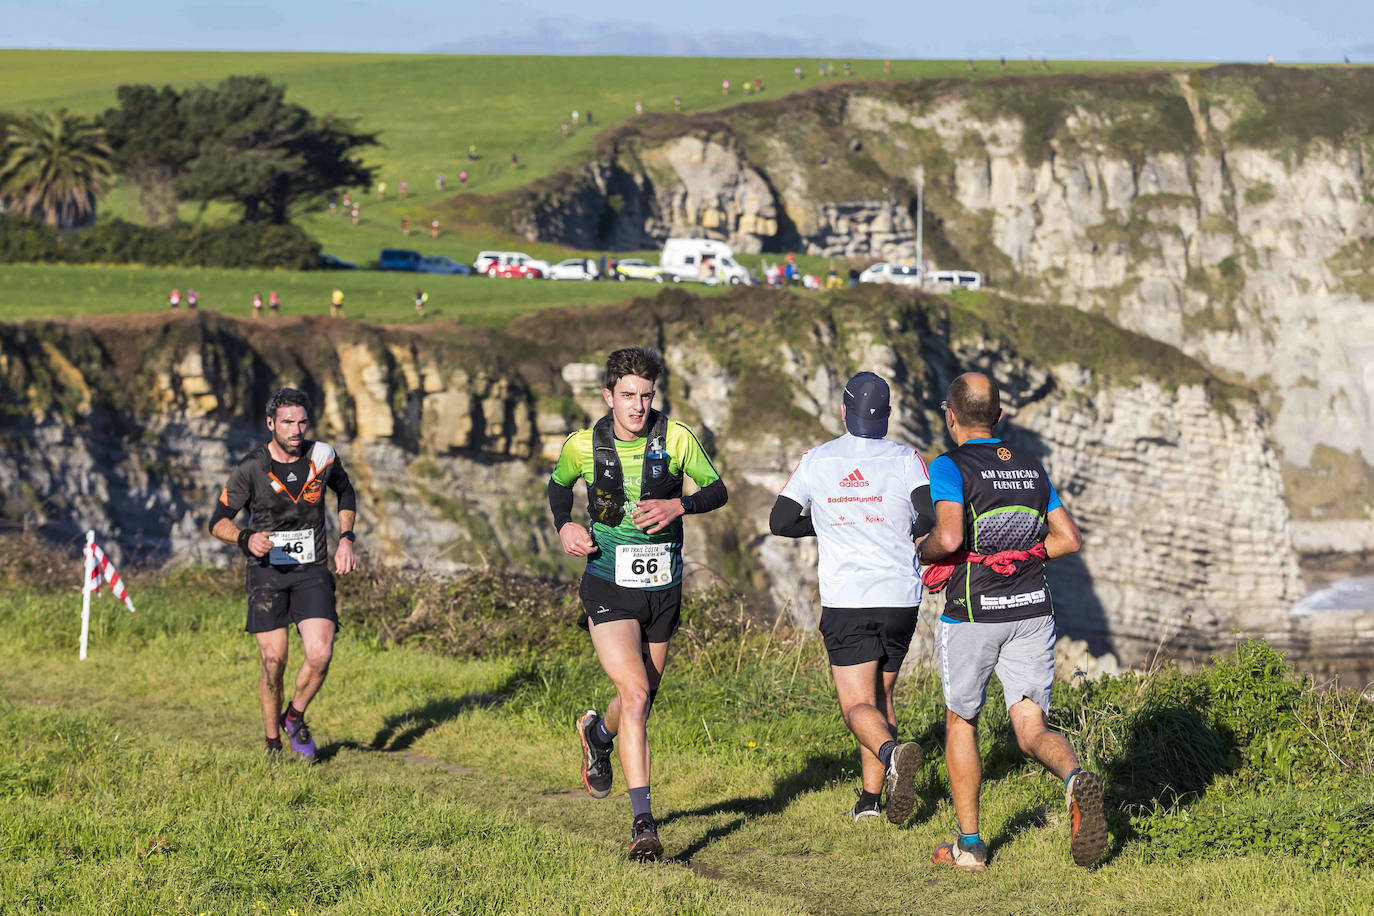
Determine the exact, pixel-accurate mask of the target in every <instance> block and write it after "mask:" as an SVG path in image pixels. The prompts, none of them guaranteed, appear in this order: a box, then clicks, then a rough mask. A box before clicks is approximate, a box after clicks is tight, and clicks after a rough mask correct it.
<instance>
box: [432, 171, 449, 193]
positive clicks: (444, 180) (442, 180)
mask: <svg viewBox="0 0 1374 916" xmlns="http://www.w3.org/2000/svg"><path fill="white" fill-rule="evenodd" d="M446 184H448V176H446V175H440V176H439V177H438V178H436V179H434V190H436V191H442V190H443V189H444V185H446Z"/></svg>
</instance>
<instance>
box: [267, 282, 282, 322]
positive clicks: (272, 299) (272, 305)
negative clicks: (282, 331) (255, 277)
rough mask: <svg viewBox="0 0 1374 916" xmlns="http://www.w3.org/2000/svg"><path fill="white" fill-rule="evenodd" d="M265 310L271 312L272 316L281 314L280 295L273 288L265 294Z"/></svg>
mask: <svg viewBox="0 0 1374 916" xmlns="http://www.w3.org/2000/svg"><path fill="white" fill-rule="evenodd" d="M267 311H268V312H270V313H271V317H273V318H276V317H277V316H278V315H280V314H281V296H278V295H277V291H276V290H275V289H274V290H272V292H270V293H268V294H267Z"/></svg>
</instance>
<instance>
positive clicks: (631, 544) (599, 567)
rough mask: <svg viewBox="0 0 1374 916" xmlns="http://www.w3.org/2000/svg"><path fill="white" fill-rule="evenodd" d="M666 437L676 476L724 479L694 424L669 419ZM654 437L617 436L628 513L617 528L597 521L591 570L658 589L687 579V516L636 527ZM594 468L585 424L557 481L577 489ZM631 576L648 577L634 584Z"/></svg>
mask: <svg viewBox="0 0 1374 916" xmlns="http://www.w3.org/2000/svg"><path fill="white" fill-rule="evenodd" d="M646 433H647V430H646ZM665 439H666V440H667V441H666V443H665V446H664V447H665V449H666V450H667V452H668V473H669V474H670V475H673V476H684V475H685V476H687V477H690V478H692V480H693V481H694V482H695V483H696V485H697V486H699V487H707V486H710V485H711V484H713V483H715V482H716V481H717V480H719V479H720V474H719V473H718V472H717V471H716V467H715V465H714V464H712V463H711V459H710V458H708V457H707V456H706V452H705V450H704V449H702V447H701V443H700V442H698V441H697V437H696V436H695V435H694V434H693V433H692V430H691V429H690V428H688V427H687V426H685V425H683V424H682V423H679V422H678V421H676V420H669V421H668V431H667V435H666V436H665ZM648 441H649V440H648V436H647V435H646V436H643V437H640V438H638V439H632V440H630V441H627V442H626V441H621V440H620V439H616V440H615V450H616V454H617V455H619V456H620V466H621V470H622V473H623V474H624V478H625V484H624V490H625V505H624V509H625V517H624V518H623V519H621V520H620V524H618V525H616V526H615V527H614V528H612V527H610V526H608V525H603V524H601V523H600V522H597V521H592V522H591V533H592V540H593V541H595V542H596V548H597V549H596V550H595V551H593V552H592V553H591V554H590V555H589V556H588V557H587V573H588V574H590V575H593V576H596V577H597V578H600V579H605V580H607V581H609V582H616V583H617V584H620V585H625V586H627V587H630V588H639V589H645V590H649V591H657V590H661V589H666V588H672V587H673V586H675V585H678V584H680V583H681V582H682V519H681V518H678V519H674V520H673V523H672V524H670V525H668V526H667V527H666V528H664V529H663V530H661V531H659V532H658V533H656V534H647V533H645V532H643V531H641V530H639V529H638V528H636V527H635V524H634V522H633V521H632V520H631V518H630V513H631V511H632V510H633V509H634V505H635V503H636V502H638V501H639V492H640V485H641V478H642V477H643V474H644V449H645V447H646V446H647V444H648ZM594 473H595V465H594V455H593V437H592V428H591V427H588V428H587V429H579V430H578V431H577V432H575V433H573V434H572V435H570V436H568V438H567V439H566V440H564V442H563V450H562V452H560V453H559V455H558V464H557V465H555V466H554V469H553V475H552V477H553V482H554V483H556V484H558V485H559V486H560V487H568V488H571V487H572V486H573V484H574V483H576V482H577V480H578V478H581V479H582V480H584V481H586V482H587V483H588V484H589V485H590V484H591V483H592V482H593V477H594ZM675 495H681V494H680V493H679V494H675ZM655 548H657V550H656V549H655ZM665 553H666V557H664V556H663V554H665ZM660 559H666V561H667V563H666V568H662V567H660V566H659V560H660ZM636 561H638V562H636ZM650 567H652V571H651V570H650ZM617 573H619V575H617ZM631 576H642V577H643V578H641V579H640V580H639V581H637V582H635V583H633V584H632V583H631V582H630V577H631Z"/></svg>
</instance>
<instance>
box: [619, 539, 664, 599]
mask: <svg viewBox="0 0 1374 916" xmlns="http://www.w3.org/2000/svg"><path fill="white" fill-rule="evenodd" d="M672 581H673V557H672V554H671V553H670V552H669V548H668V545H667V544H620V545H619V546H617V547H616V549H615V584H616V585H620V586H623V587H625V588H653V587H654V586H657V585H667V584H669V583H670V582H672Z"/></svg>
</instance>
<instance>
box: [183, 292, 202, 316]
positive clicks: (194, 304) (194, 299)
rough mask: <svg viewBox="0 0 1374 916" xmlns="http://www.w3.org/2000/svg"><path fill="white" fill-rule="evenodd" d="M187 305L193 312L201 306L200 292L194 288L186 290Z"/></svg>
mask: <svg viewBox="0 0 1374 916" xmlns="http://www.w3.org/2000/svg"><path fill="white" fill-rule="evenodd" d="M186 307H187V308H188V309H190V310H191V311H193V312H194V311H195V310H196V309H198V308H200V294H199V293H197V292H196V291H195V290H194V289H188V290H187V291H186Z"/></svg>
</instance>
